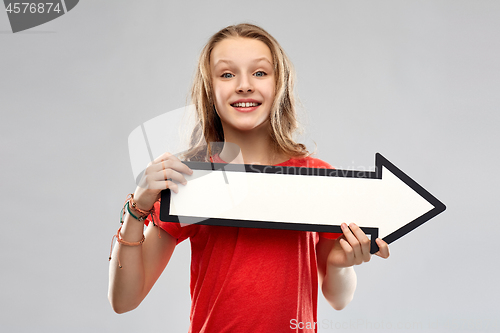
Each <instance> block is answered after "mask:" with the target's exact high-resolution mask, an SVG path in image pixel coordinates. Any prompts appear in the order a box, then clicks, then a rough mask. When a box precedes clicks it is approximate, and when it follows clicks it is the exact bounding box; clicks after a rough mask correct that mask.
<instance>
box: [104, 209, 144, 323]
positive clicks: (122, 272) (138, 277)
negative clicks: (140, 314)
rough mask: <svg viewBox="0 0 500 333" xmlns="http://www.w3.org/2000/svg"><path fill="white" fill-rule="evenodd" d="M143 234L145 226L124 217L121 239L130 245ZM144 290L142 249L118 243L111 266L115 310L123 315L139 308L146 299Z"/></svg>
mask: <svg viewBox="0 0 500 333" xmlns="http://www.w3.org/2000/svg"><path fill="white" fill-rule="evenodd" d="M143 232H144V225H143V224H142V223H141V222H139V221H137V220H136V219H134V218H133V217H131V216H130V215H129V214H125V218H124V223H123V226H122V229H121V232H120V235H121V238H122V239H124V240H126V241H127V242H139V241H140V240H141V239H142V237H143ZM119 265H120V266H121V268H120V267H119ZM144 286H145V270H144V261H143V248H142V245H138V246H126V245H123V244H119V243H118V242H115V244H114V248H113V253H112V255H111V261H110V265H109V291H108V298H109V301H110V303H111V306H112V307H113V309H114V310H115V311H116V312H118V313H123V312H127V311H130V310H132V309H134V308H136V307H137V306H138V305H139V304H140V302H141V301H142V300H143V299H144V297H145V294H144Z"/></svg>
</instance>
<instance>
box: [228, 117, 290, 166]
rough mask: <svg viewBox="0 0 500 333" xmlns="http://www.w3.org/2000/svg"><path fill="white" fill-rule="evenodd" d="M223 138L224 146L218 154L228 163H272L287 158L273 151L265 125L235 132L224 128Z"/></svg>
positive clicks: (280, 161) (277, 162)
mask: <svg viewBox="0 0 500 333" xmlns="http://www.w3.org/2000/svg"><path fill="white" fill-rule="evenodd" d="M268 126H269V125H268ZM224 138H225V143H224V148H223V149H222V151H221V153H220V155H219V156H220V158H221V159H222V160H224V161H226V162H228V163H238V164H263V165H274V164H279V163H282V162H284V161H286V160H288V156H286V155H284V154H283V153H275V152H274V149H273V148H272V147H273V143H272V140H271V137H270V135H269V132H268V127H266V126H262V127H261V128H256V129H254V130H251V131H245V132H240V131H238V132H237V133H235V132H234V131H232V130H229V129H228V130H226V129H224Z"/></svg>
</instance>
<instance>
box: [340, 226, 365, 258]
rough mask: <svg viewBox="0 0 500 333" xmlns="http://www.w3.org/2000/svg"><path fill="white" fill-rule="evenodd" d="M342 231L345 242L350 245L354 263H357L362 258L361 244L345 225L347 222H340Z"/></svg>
mask: <svg viewBox="0 0 500 333" xmlns="http://www.w3.org/2000/svg"><path fill="white" fill-rule="evenodd" d="M341 228H342V231H343V232H344V237H345V239H346V241H347V242H349V244H350V245H351V247H352V249H353V251H354V262H355V263H356V265H359V264H360V263H361V262H360V261H361V260H363V259H362V258H363V255H362V253H361V244H360V243H359V241H358V239H357V238H356V236H354V234H353V233H352V231H351V229H349V227H348V226H347V224H345V223H342V224H341Z"/></svg>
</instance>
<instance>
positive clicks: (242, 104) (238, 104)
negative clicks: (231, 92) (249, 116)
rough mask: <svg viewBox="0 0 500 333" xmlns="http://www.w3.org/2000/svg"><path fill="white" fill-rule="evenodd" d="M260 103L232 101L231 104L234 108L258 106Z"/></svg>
mask: <svg viewBox="0 0 500 333" xmlns="http://www.w3.org/2000/svg"><path fill="white" fill-rule="evenodd" d="M259 105H260V103H248V102H247V103H234V104H231V106H232V107H235V108H249V107H254V106H259Z"/></svg>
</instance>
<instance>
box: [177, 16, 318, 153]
mask: <svg viewBox="0 0 500 333" xmlns="http://www.w3.org/2000/svg"><path fill="white" fill-rule="evenodd" d="M235 37H242V38H252V39H257V40H259V41H261V42H263V43H264V44H266V45H267V46H268V47H269V49H270V50H271V54H272V57H273V65H274V71H275V78H276V89H275V91H276V95H275V98H274V102H273V104H272V106H271V112H270V115H269V118H270V119H269V120H270V124H271V126H270V133H269V134H270V137H271V140H272V145H273V147H272V148H273V152H274V153H284V154H285V155H287V156H289V157H296V158H299V157H304V156H306V155H308V154H309V152H308V151H307V148H306V147H305V146H304V145H303V144H301V143H297V142H295V140H294V139H293V134H294V132H295V131H296V130H297V129H298V126H299V125H298V121H297V112H296V107H295V97H294V92H293V89H294V81H295V70H294V69H293V65H292V63H291V62H290V60H289V59H288V57H287V56H286V54H285V52H284V51H283V49H282V48H281V46H280V45H279V43H278V42H277V41H276V40H275V39H274V37H273V36H271V35H270V34H269V33H268V32H267V31H265V30H264V29H262V28H260V27H258V26H256V25H253V24H248V23H242V24H238V25H231V26H228V27H226V28H224V29H222V30H220V31H219V32H217V33H216V34H214V35H213V36H212V37H211V38H210V39H209V41H208V43H207V44H206V45H205V47H204V48H203V50H202V52H201V55H200V58H199V61H198V67H197V70H196V74H195V78H194V81H193V86H192V88H191V101H192V103H193V104H194V106H195V108H196V116H195V117H196V118H195V121H196V126H195V128H194V130H193V133H192V134H191V138H190V142H189V149H188V151H187V153H186V154H184V159H185V160H188V161H208V160H209V157H210V156H213V154H215V153H219V152H220V150H221V148H222V145H221V144H218V145H212V144H210V143H215V142H216V143H221V142H224V131H223V129H222V123H221V120H220V118H219V116H218V114H217V112H216V111H215V100H214V93H213V87H212V73H211V69H210V56H211V53H212V50H213V49H214V47H215V46H216V45H217V43H219V42H221V41H222V40H224V39H226V38H235ZM207 143H208V144H207Z"/></svg>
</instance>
